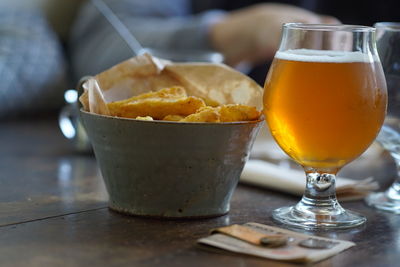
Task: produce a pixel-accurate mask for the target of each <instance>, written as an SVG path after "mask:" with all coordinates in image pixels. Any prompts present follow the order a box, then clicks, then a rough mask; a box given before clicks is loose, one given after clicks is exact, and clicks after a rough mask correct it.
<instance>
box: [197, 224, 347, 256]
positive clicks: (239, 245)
mask: <svg viewBox="0 0 400 267" xmlns="http://www.w3.org/2000/svg"><path fill="white" fill-rule="evenodd" d="M243 226H245V227H248V228H250V229H252V230H255V231H258V232H260V233H262V234H266V235H271V234H272V235H285V236H287V237H288V239H289V240H290V241H289V242H288V243H287V245H285V246H281V247H277V248H268V247H263V246H258V245H254V244H251V243H249V242H246V241H243V240H240V239H238V238H235V237H232V236H229V235H225V234H220V233H217V234H213V235H210V236H208V237H205V238H201V239H199V240H198V243H200V244H204V245H209V246H213V247H217V248H220V249H224V250H228V251H231V252H235V253H240V254H247V255H253V256H258V257H262V258H268V259H272V260H281V261H290V262H317V261H321V260H323V259H326V258H329V257H331V256H334V255H336V254H338V253H340V252H342V251H344V250H346V249H348V248H350V247H352V246H355V243H353V242H350V241H345V240H336V239H329V238H324V237H318V236H311V235H306V234H301V233H297V232H294V231H289V230H286V229H281V228H278V227H273V226H268V225H263V224H259V223H252V222H251V223H246V224H244V225H243ZM306 244H308V245H306ZM312 244H314V245H312ZM318 244H326V246H324V247H323V248H322V247H321V246H320V245H318ZM311 247H312V248H311Z"/></svg>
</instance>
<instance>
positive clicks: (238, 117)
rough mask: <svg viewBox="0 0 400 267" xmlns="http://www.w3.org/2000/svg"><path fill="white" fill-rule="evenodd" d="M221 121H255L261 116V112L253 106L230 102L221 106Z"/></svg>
mask: <svg viewBox="0 0 400 267" xmlns="http://www.w3.org/2000/svg"><path fill="white" fill-rule="evenodd" d="M219 113H220V114H221V122H233V121H253V120H257V119H258V118H259V117H260V115H261V114H260V112H259V111H258V110H257V109H256V108H255V107H251V106H246V105H240V104H236V105H235V104H230V105H223V106H221V107H219Z"/></svg>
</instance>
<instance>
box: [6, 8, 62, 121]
mask: <svg viewBox="0 0 400 267" xmlns="http://www.w3.org/2000/svg"><path fill="white" fill-rule="evenodd" d="M0 78H1V83H0V119H9V118H15V117H16V116H18V115H27V114H37V113H38V112H44V111H46V112H48V111H49V110H54V109H56V108H59V107H60V106H61V105H62V101H63V98H62V94H63V91H64V90H65V87H66V62H65V59H64V55H63V51H62V48H61V45H60V43H59V41H58V38H57V37H56V35H55V33H54V32H53V31H52V29H51V28H50V26H49V25H48V23H47V20H46V18H45V16H44V15H43V14H42V13H41V11H39V9H35V8H21V7H16V6H14V5H11V4H7V3H1V4H0Z"/></svg>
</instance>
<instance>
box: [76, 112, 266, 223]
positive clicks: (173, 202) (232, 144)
mask: <svg viewBox="0 0 400 267" xmlns="http://www.w3.org/2000/svg"><path fill="white" fill-rule="evenodd" d="M80 114H81V119H82V122H83V124H84V126H85V128H86V131H87V134H88V136H89V139H90V141H91V143H92V146H93V150H94V154H95V156H96V159H97V162H98V164H99V167H100V170H101V173H102V176H103V179H104V182H105V185H106V188H107V191H108V193H109V207H110V208H111V209H112V210H115V211H119V212H123V213H127V214H133V215H142V216H153V217H172V218H174V217H180V218H181V217H212V216H219V215H223V214H226V213H227V212H228V211H229V202H230V199H231V196H232V194H233V191H234V189H235V188H236V185H237V183H238V181H239V177H240V174H241V172H242V169H243V167H244V164H245V163H246V161H247V159H248V157H249V154H250V150H251V147H252V145H253V142H254V140H255V137H256V135H257V133H258V130H259V129H260V127H261V125H262V121H250V122H234V123H179V122H167V121H142V120H134V119H125V118H116V117H109V116H102V115H97V114H93V113H89V112H86V111H83V110H81V112H80Z"/></svg>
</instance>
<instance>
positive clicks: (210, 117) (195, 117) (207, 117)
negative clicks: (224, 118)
mask: <svg viewBox="0 0 400 267" xmlns="http://www.w3.org/2000/svg"><path fill="white" fill-rule="evenodd" d="M180 121H181V122H220V114H219V111H218V108H213V107H208V106H207V107H204V108H201V109H199V110H198V111H197V112H196V113H194V114H192V115H189V116H187V117H186V118H184V119H182V120H180Z"/></svg>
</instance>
